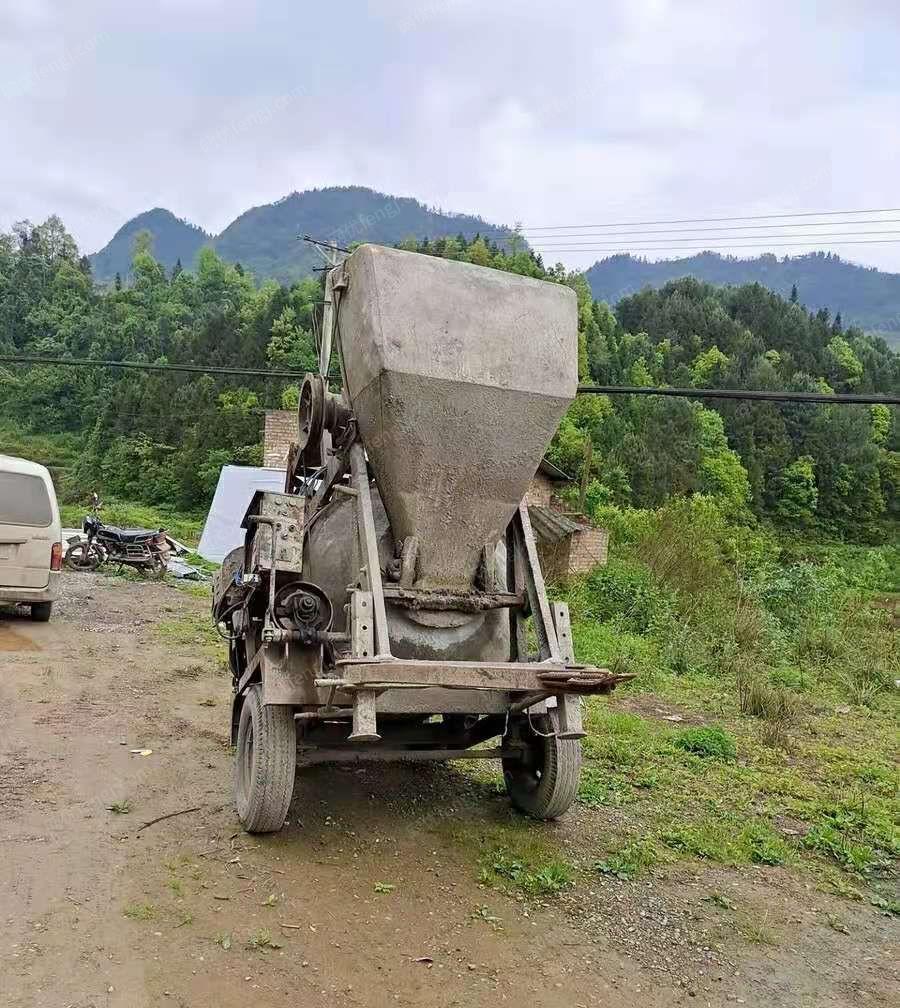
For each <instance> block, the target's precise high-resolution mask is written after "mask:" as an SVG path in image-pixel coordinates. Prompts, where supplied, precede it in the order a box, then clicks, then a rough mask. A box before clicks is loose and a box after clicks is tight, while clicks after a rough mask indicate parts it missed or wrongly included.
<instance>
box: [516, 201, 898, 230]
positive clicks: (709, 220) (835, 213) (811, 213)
mask: <svg viewBox="0 0 900 1008" xmlns="http://www.w3.org/2000/svg"><path fill="white" fill-rule="evenodd" d="M885 213H900V207H884V208H881V209H876V210H801V211H798V212H796V213H773V214H747V215H744V216H738V217H683V218H680V219H678V220H673V219H671V218H669V219H668V220H646V221H618V222H616V223H602V224H541V225H528V226H526V225H523V226H522V228H521V231H522V232H523V233H524V232H526V231H568V230H571V229H572V228H582V227H585V228H586V227H589V228H619V227H650V226H653V225H656V224H717V223H728V222H731V221H757V220H784V219H786V218H790V217H847V216H850V215H852V214H885ZM847 223H852V222H851V221H848V222H847ZM496 230H499V229H496Z"/></svg>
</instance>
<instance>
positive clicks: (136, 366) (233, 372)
mask: <svg viewBox="0 0 900 1008" xmlns="http://www.w3.org/2000/svg"><path fill="white" fill-rule="evenodd" d="M0 363H2V364H62V365H65V366H67V367H96V368H128V369H131V370H134V371H184V372H186V373H188V374H210V375H228V376H233V377H237V378H245V377H247V378H292V379H294V380H296V379H297V378H302V377H303V374H304V372H302V371H279V370H275V369H273V370H271V371H263V370H260V369H254V368H226V367H209V366H205V365H201V364H149V363H146V362H145V361H115V360H93V359H91V358H72V357H29V356H21V355H13V354H2V355H0Z"/></svg>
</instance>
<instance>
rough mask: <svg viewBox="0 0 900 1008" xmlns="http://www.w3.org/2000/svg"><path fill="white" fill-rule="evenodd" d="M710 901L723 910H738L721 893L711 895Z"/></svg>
mask: <svg viewBox="0 0 900 1008" xmlns="http://www.w3.org/2000/svg"><path fill="white" fill-rule="evenodd" d="M709 901H710V903H715V905H716V906H718V907H721V908H722V909H723V910H737V907H736V906H735V904H734V903H732V902H731V901H730V900H729V899H728V897H727V896H723V895H722V893H719V892H714V893H710V894H709Z"/></svg>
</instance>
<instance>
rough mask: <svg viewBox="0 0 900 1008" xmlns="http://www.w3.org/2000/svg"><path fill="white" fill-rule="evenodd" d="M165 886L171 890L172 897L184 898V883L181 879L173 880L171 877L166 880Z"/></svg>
mask: <svg viewBox="0 0 900 1008" xmlns="http://www.w3.org/2000/svg"><path fill="white" fill-rule="evenodd" d="M166 885H167V886H168V887H169V888H170V889H171V890H172V895H173V896H177V897H178V899H181V897H182V896H184V883H183V882H182V881H181V879H179V878H175V876H174V875H173V876H172V878H170V879H168V880H167V882H166Z"/></svg>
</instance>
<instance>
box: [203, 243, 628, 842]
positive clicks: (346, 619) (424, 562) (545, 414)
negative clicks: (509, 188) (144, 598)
mask: <svg viewBox="0 0 900 1008" xmlns="http://www.w3.org/2000/svg"><path fill="white" fill-rule="evenodd" d="M577 340H578V334H577V318H576V301H575V294H574V292H573V291H571V290H570V289H569V288H567V287H565V286H562V285H561V284H553V283H548V282H545V281H540V280H533V279H530V278H525V277H519V276H515V275H512V274H509V273H503V272H500V271H497V270H491V269H485V268H483V267H479V266H474V265H470V264H468V263H459V262H452V261H448V260H443V259H437V258H433V257H430V256H425V255H419V254H416V253H411V252H403V251H398V250H394V249H388V248H383V247H380V246H375V245H363V246H360V247H359V248H358V249H356V251H354V252H353V253H352V254H351V255H349V256H348V257H347V258H346V259H345V260H344V261H343V262H342V263H341V264H339V265H337V266H335V267H333V268H330V269H329V270H328V272H327V273H326V277H325V308H324V313H323V325H322V334H321V344H320V355H319V373H318V374H308V375H306V377H305V379H304V381H303V385H302V388H301V393H300V404H299V409H298V425H297V441H296V444H295V445H294V446H292V449H291V454H290V458H289V460H288V466H287V472H286V479H285V492H284V493H270V492H260V493H257V494H256V495H255V497H254V499H253V501H252V502H251V504H250V506H249V509H248V511H247V514H246V516H245V520H244V528H245V529H246V540H245V544H244V545H243V546H242V547H240V548H239V549H237V550H235V551H233V552H232V553H231V554H229V556H228V557H227V558H226V560H225V562H224V563H223V565H222V568H221V570H220V572H219V575H218V577H217V579H216V584H215V588H214V593H213V616H214V619H215V620H216V622H217V623H218V624H219V626H220V627H221V628H222V629H223V631H224V632H225V634H226V636H227V637H228V639H229V665H230V670H231V675H232V679H233V686H234V702H233V709H232V741H233V743H234V745H235V751H236V756H235V760H236V765H235V777H234V780H235V801H236V805H237V809H238V814H239V816H240V818H241V821H242V823H243V825H244V827H245V829H247V830H248V831H250V832H268V831H273V830H278V829H280V828H281V826H282V825H283V823H284V819H285V816H286V814H287V810H288V806H289V804H290V801H291V795H292V792H293V787H294V778H295V773H296V771H297V769H298V768H302V767H305V766H309V765H310V764H314V763H323V762H328V763H332V762H357V761H363V760H397V759H403V760H450V759H466V758H468V759H499V760H500V761H501V763H502V767H503V775H504V779H505V781H506V787H507V790H508V792H509V796H510V798H511V800H512V802H513V804H514V805H515V806H516V807H517V808H519V809H520V810H521V811H523V812H525V813H527V814H529V815H532V816H535V817H537V818H542V819H549V818H554V817H556V816H558V815H560V814H561V813H563V812H564V811H565V810H566V809H567V808H568V807H569V805H570V804H571V803H572V801H573V799H574V797H575V793H576V791H577V787H578V777H579V772H580V765H581V748H580V741H579V740H580V738H581V737H582V736H583V734H584V732H583V729H582V720H581V696H583V695H584V694H591V693H606V692H608V691H609V690H611V689H612V688H613V687H614V685H615V684H616V682H617V681H619V680H620V679H621V678H623V677H621V676H617V675H614V674H611V673H610V672H609V671H607V670H605V669H598V668H593V667H588V666H584V665H580V664H578V662H577V661H576V659H575V654H574V651H573V647H572V634H571V629H570V626H569V614H568V609H567V607H566V605H565V604H564V603H561V602H554V603H551V602H550V601H549V599H548V596H547V592H546V589H545V586H544V581H543V577H542V575H541V569H540V564H539V562H538V556H537V550H536V547H535V541H534V536H533V534H532V530H531V525H530V522H529V518H528V511H527V509H526V508H525V506H524V505H523V503H522V498H523V497H524V495H525V491H526V488H527V486H528V484H529V482H530V480H531V478H532V477H533V475H534V473H535V470H536V469H537V467H538V465H539V463H540V461H541V458H542V456H543V453H544V451H545V450H546V448H547V445H548V444H549V443H550V440H551V438H552V437H553V434H554V432H555V430H556V427H557V424H558V423H559V420H560V418H561V417H562V415H563V413H564V412H565V410H566V408H567V407H568V405H569V403H570V402H571V401H572V399H573V398H574V396H575V390H576V384H577V355H578V349H577ZM335 358H336V360H337V362H338V364H339V366H340V371H341V377H342V389H341V391H340V392H339V393H336V392H332V391H330V390H329V381H328V377H327V376H328V374H329V367H331V366H332V361H333V359H335Z"/></svg>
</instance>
